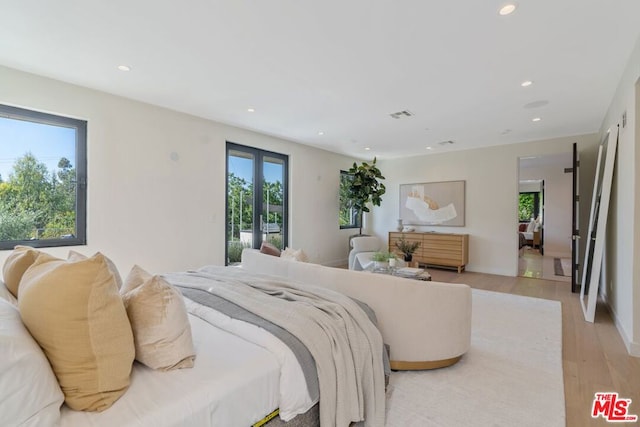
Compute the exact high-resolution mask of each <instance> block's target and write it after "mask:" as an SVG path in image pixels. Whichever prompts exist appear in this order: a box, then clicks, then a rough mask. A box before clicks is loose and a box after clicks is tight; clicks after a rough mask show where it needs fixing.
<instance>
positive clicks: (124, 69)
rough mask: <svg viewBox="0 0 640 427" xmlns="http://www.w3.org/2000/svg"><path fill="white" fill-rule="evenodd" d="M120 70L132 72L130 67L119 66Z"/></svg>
mask: <svg viewBox="0 0 640 427" xmlns="http://www.w3.org/2000/svg"><path fill="white" fill-rule="evenodd" d="M118 70H120V71H131V67H129V66H128V65H118Z"/></svg>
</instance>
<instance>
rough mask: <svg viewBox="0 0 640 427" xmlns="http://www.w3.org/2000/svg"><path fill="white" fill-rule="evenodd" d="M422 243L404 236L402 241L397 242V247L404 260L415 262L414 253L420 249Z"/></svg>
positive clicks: (401, 238)
mask: <svg viewBox="0 0 640 427" xmlns="http://www.w3.org/2000/svg"><path fill="white" fill-rule="evenodd" d="M421 243H422V242H420V241H419V240H407V239H405V237H404V234H403V235H402V237H400V240H398V241H397V242H396V247H397V248H398V249H400V251H401V252H402V254H403V255H404V260H405V261H407V262H411V261H412V260H413V253H414V252H415V251H416V249H418V248H419V247H420V244H421Z"/></svg>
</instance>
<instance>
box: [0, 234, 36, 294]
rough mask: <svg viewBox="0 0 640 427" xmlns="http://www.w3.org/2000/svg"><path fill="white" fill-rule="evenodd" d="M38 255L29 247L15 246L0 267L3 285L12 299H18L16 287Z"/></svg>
mask: <svg viewBox="0 0 640 427" xmlns="http://www.w3.org/2000/svg"><path fill="white" fill-rule="evenodd" d="M39 253H40V252H39V251H37V250H36V249H33V248H32V247H30V246H16V247H15V249H14V250H13V252H11V254H10V255H9V256H8V257H7V259H6V261H5V262H4V267H2V276H3V277H4V284H5V285H7V289H9V292H11V294H13V296H14V297H16V298H17V297H18V286H19V285H20V279H22V275H23V274H24V272H25V271H27V268H29V267H31V264H33V263H34V262H35V261H36V258H37V257H38V254H39Z"/></svg>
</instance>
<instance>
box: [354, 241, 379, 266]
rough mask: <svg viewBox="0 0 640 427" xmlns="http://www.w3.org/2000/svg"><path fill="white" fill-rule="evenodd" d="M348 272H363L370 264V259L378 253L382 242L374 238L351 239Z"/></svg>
mask: <svg viewBox="0 0 640 427" xmlns="http://www.w3.org/2000/svg"><path fill="white" fill-rule="evenodd" d="M351 247H352V248H353V249H351V252H349V270H364V269H366V268H367V266H368V265H369V264H370V263H372V262H373V261H372V260H371V257H372V256H373V254H374V253H376V252H378V251H380V249H381V248H382V242H381V241H380V239H378V238H377V237H375V236H360V237H354V238H352V239H351Z"/></svg>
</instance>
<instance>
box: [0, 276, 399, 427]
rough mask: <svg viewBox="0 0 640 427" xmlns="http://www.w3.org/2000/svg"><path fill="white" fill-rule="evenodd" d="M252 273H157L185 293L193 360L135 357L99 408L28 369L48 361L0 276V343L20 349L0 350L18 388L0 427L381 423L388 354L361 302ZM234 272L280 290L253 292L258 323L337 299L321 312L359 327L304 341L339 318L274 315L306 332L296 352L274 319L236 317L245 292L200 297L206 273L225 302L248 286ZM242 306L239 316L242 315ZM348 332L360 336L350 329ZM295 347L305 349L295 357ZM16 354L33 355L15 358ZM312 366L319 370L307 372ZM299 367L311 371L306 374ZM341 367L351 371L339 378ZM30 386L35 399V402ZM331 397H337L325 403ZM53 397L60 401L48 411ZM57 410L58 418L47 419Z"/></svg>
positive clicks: (0, 411)
mask: <svg viewBox="0 0 640 427" xmlns="http://www.w3.org/2000/svg"><path fill="white" fill-rule="evenodd" d="M258 276H259V275H256V274H253V275H251V274H248V273H247V272H243V271H242V270H240V269H234V268H225V267H213V266H211V267H207V268H205V269H202V270H200V271H194V272H183V273H172V274H169V275H165V276H163V278H164V279H166V281H167V282H169V283H171V285H172V286H175V287H176V288H178V289H181V291H182V292H183V293H184V294H185V295H189V296H191V298H188V297H186V296H185V297H184V306H185V307H186V309H187V311H188V322H189V324H190V329H191V334H192V338H193V346H194V348H195V354H196V362H195V364H194V365H193V367H192V368H189V369H175V370H170V371H168V372H163V371H158V370H154V369H151V368H149V367H147V366H145V365H143V364H141V363H139V362H138V361H136V362H134V363H133V367H132V370H131V375H130V385H129V386H128V390H127V391H126V392H125V393H124V394H123V395H122V396H121V397H119V398H118V399H117V400H116V401H115V402H114V403H113V404H112V406H111V407H109V408H108V409H106V410H104V411H102V412H94V411H79V410H73V409H71V408H70V407H69V406H67V405H66V404H64V405H62V401H63V396H62V395H61V394H60V389H59V388H58V387H55V386H51V385H52V384H55V378H54V379H53V380H51V378H49V379H48V380H47V379H46V378H47V375H48V376H49V377H51V376H52V375H51V372H49V373H48V374H46V373H45V374H42V375H38V376H34V375H32V374H28V375H26V373H30V372H37V370H36V369H34V366H37V367H38V369H42V367H43V365H46V359H45V358H44V357H42V355H43V353H42V352H41V351H40V352H38V351H37V344H35V342H34V340H33V338H31V336H30V335H29V331H27V329H26V328H25V327H24V325H23V324H22V322H21V319H20V314H19V311H18V308H17V301H16V299H15V298H12V295H11V294H10V293H9V292H7V288H6V287H5V286H4V284H3V283H2V282H0V286H1V288H0V289H1V292H0V319H2V327H1V328H0V341H2V342H11V343H12V346H13V345H14V344H15V345H16V348H17V349H18V350H17V351H15V352H13V354H14V355H15V358H12V357H8V358H5V360H4V361H3V362H2V363H3V366H0V372H1V373H2V377H1V378H2V383H1V384H0V385H1V386H2V387H1V388H2V389H4V390H5V392H8V391H9V390H11V389H13V388H16V387H17V388H18V389H19V390H20V391H19V392H12V393H11V394H12V396H11V399H1V400H2V403H0V425H21V426H41V425H60V426H61V427H102V426H119V427H134V426H136V427H140V426H154V427H176V426H250V425H254V424H255V423H258V425H262V424H265V425H288V423H287V422H289V423H292V425H319V424H320V420H321V419H324V422H323V425H332V424H333V425H349V424H351V423H350V421H358V420H359V419H362V418H364V417H367V422H366V423H363V425H371V426H382V425H384V388H385V386H384V384H385V379H384V375H385V369H384V365H385V360H386V366H387V372H386V373H387V375H388V372H389V371H388V357H387V358H386V359H385V357H384V354H385V353H384V351H383V349H384V346H383V344H382V338H381V336H380V334H379V331H378V330H377V329H376V328H375V326H374V325H373V323H372V322H371V320H370V319H371V318H372V313H367V312H366V309H363V308H361V307H362V305H361V304H360V303H358V302H356V301H353V300H351V299H349V298H347V297H345V296H343V295H340V294H338V293H337V292H333V291H329V290H326V289H316V290H315V291H314V290H312V289H307V288H305V289H303V287H304V285H302V284H297V285H296V286H295V287H293V286H292V285H290V284H287V283H284V282H283V281H282V280H281V279H273V278H270V279H268V280H267V279H265V278H264V277H261V278H260V277H258ZM241 281H242V282H245V281H246V282H247V283H249V282H251V283H254V282H256V283H260V286H262V287H263V288H268V289H269V291H270V292H271V293H272V294H273V293H281V294H282V293H283V292H284V293H287V295H285V296H283V297H280V298H278V297H276V296H273V295H266V293H264V292H257V294H258V296H256V297H255V298H257V300H256V301H257V302H255V304H260V305H265V306H267V310H266V311H265V312H264V313H261V314H260V315H259V316H254V317H257V318H260V320H259V321H261V322H264V321H265V320H264V319H262V318H261V317H260V316H265V317H268V318H272V319H271V321H275V320H277V319H276V317H277V316H275V317H274V315H273V313H274V312H282V313H283V317H285V318H289V317H301V318H302V317H303V316H290V315H289V314H288V313H296V314H297V313H298V311H296V310H302V311H309V310H315V309H313V308H312V307H309V306H310V305H313V304H316V305H321V306H322V307H323V309H324V310H329V309H330V307H328V305H327V302H326V301H331V304H330V305H332V306H335V307H334V309H335V310H334V311H333V312H332V313H333V314H331V316H338V317H339V318H340V320H339V322H338V323H340V322H344V323H345V324H347V323H348V322H353V323H351V324H350V325H351V326H352V329H353V327H354V325H355V328H356V329H357V328H362V329H363V330H366V332H363V333H360V332H356V334H355V335H354V334H353V330H352V331H350V332H349V331H346V332H345V333H344V334H343V332H344V331H331V332H330V333H328V334H327V338H326V339H325V340H323V339H321V338H314V340H317V341H318V342H319V343H311V336H312V334H314V335H315V336H316V337H317V335H318V330H319V329H321V328H327V329H332V328H334V326H335V324H337V323H335V322H334V323H331V321H330V322H326V323H322V322H324V320H322V319H320V318H323V315H317V316H318V318H319V319H320V323H319V324H321V325H322V326H314V325H313V322H311V321H310V320H309V319H307V318H306V317H304V318H302V321H297V320H293V321H292V320H287V321H290V322H292V323H296V324H299V325H300V326H292V325H288V324H287V323H286V322H285V323H284V324H286V325H287V327H288V328H290V329H292V330H294V331H296V328H298V329H301V330H302V329H305V330H306V329H309V330H310V332H309V333H306V334H305V333H300V335H299V336H300V338H299V339H300V340H302V341H304V343H305V345H306V346H308V347H309V348H310V349H309V350H307V349H304V350H301V349H299V348H298V349H296V348H295V345H291V344H290V343H289V342H288V341H287V340H286V339H282V337H281V336H278V335H277V334H274V333H272V329H273V328H278V327H279V326H277V325H274V324H273V323H271V325H270V326H269V325H265V324H263V323H261V324H260V326H258V325H257V324H252V323H250V322H247V321H246V319H245V318H242V316H243V315H244V316H245V317H247V316H248V314H246V313H249V312H248V311H246V310H245V309H244V308H242V307H241V306H242V305H243V304H245V299H246V300H248V301H251V298H254V297H248V296H246V295H241V297H242V301H240V302H239V301H237V304H238V305H237V306H235V305H233V304H231V305H232V306H233V307H231V308H229V301H227V300H224V303H225V304H227V305H226V306H225V307H226V308H224V307H223V308H221V307H220V306H219V305H220V302H219V301H218V302H214V303H211V302H208V301H207V300H208V299H211V298H213V297H214V295H213V293H212V292H213V291H212V289H213V287H215V285H216V282H219V286H222V287H223V288H224V287H225V286H226V288H227V294H225V297H226V298H227V299H229V300H232V299H233V298H234V294H237V293H238V292H239V291H238V289H243V291H242V293H245V294H251V293H256V292H254V289H252V288H249V287H248V286H247V287H246V289H245V287H241V285H242V284H241V283H240V282H241ZM21 286H22V285H21ZM281 286H282V288H281ZM21 291H22V290H21ZM314 292H315V293H317V294H322V298H320V297H318V298H317V301H316V302H311V301H310V300H311V299H312V298H314V297H313V295H315V293H314ZM198 293H200V294H202V295H198ZM293 294H296V295H297V297H299V298H302V299H304V302H302V303H301V305H303V306H304V307H303V308H302V309H300V308H297V309H293V308H291V309H290V310H289V309H283V308H282V307H288V306H289V305H291V304H293V300H294V299H295V298H296V295H293ZM330 294H331V295H330ZM19 295H22V294H19ZM203 295H206V297H205V296H203ZM25 298H26V297H25ZM218 299H219V300H220V298H218ZM266 299H273V300H274V301H272V302H270V303H269V304H263V303H262V300H266ZM344 299H348V300H349V301H350V302H349V301H344ZM195 300H198V302H196V301H195ZM243 310H245V311H246V313H245V314H242V313H240V312H242V311H243ZM332 310H333V309H332ZM317 311H319V310H317ZM230 313H231V314H230ZM310 317H313V316H310ZM241 318H242V319H241ZM336 319H337V318H336ZM353 319H356V320H353ZM271 321H268V322H271ZM332 325H334V326H332ZM296 333H298V331H296ZM281 334H288V332H287V331H284V332H281ZM358 334H360V335H358ZM289 335H292V334H289ZM356 336H357V337H358V338H354V337H356ZM363 337H364V338H363ZM294 338H295V339H298V338H297V337H294ZM290 339H291V338H290ZM360 339H368V340H369V344H366V343H365V345H361V344H362V342H361V341H358V340H360ZM322 342H324V344H322ZM333 342H337V343H338V344H337V345H335V346H334V345H333V344H331V343H333ZM16 343H17V344H16ZM351 346H356V347H357V348H352V347H351ZM3 347H4V345H3ZM374 347H375V349H374ZM367 348H368V349H367ZM304 351H306V352H307V353H308V354H307V355H306V356H305V355H300V353H302V352H304ZM312 352H313V357H312V356H311V353H312ZM10 353H11V351H10ZM38 353H39V354H38ZM323 354H327V355H331V354H341V359H340V360H333V359H332V358H331V357H329V356H327V357H325V356H323ZM25 355H26V356H28V357H27V359H31V361H28V362H25ZM34 356H35V357H34ZM348 360H351V361H352V362H353V361H354V360H355V361H356V363H354V365H356V364H358V366H354V367H349V366H348V364H349V362H348ZM43 361H44V363H43ZM360 365H362V366H360ZM317 367H319V368H322V370H323V371H322V372H321V370H320V369H318V370H317V371H316V368H317ZM363 367H364V368H363ZM309 369H312V370H313V371H314V372H313V373H312V374H309ZM45 370H46V369H45ZM8 373H11V375H8ZM342 376H344V377H346V378H357V380H355V381H354V382H350V381H345V380H344V379H343V378H341V377H342ZM310 378H311V379H310ZM314 379H315V381H314ZM34 388H35V389H36V390H38V392H37V393H36V394H38V395H40V397H41V399H33V397H34V394H33V390H34ZM40 388H42V390H40ZM47 388H48V389H47ZM320 390H322V392H323V396H325V402H327V403H325V404H324V405H323V407H322V408H321V409H319V408H320V407H319V405H318V401H319V395H320ZM3 393H4V392H3ZM2 397H4V396H2ZM26 399H31V403H32V405H31V406H29V405H26V407H25V405H24V404H23V402H24V401H25V400H26ZM38 401H39V402H40V403H39V405H40V406H39V407H38V403H37V402H38ZM332 401H333V402H335V405H331V402H332ZM20 405H22V406H20ZM61 405H62V406H61ZM60 406H61V409H58V408H60ZM58 412H59V420H57V419H56V415H57V413H58ZM332 417H333V418H332ZM271 418H274V419H273V421H270V422H269V420H270V419H271ZM301 420H303V421H302V423H301ZM345 420H349V421H345ZM300 423H301V424H300ZM354 424H355V423H354ZM358 424H361V423H358Z"/></svg>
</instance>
